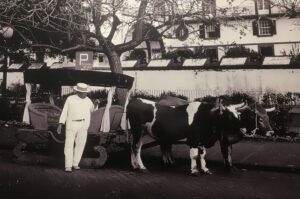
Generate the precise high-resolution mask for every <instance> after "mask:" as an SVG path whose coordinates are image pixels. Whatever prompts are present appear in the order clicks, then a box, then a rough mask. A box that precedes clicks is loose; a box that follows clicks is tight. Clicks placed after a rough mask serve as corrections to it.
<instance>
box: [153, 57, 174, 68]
mask: <svg viewBox="0 0 300 199" xmlns="http://www.w3.org/2000/svg"><path fill="white" fill-rule="evenodd" d="M170 61H171V60H170V59H154V60H151V61H150V62H149V64H148V67H167V66H168V65H169V63H170Z"/></svg>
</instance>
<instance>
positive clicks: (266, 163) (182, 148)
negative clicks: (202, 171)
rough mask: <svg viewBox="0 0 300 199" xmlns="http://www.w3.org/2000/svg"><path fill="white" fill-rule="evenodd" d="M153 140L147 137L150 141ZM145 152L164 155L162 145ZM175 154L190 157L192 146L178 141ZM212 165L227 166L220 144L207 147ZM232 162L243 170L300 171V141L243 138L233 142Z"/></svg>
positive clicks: (208, 158) (174, 148)
mask: <svg viewBox="0 0 300 199" xmlns="http://www.w3.org/2000/svg"><path fill="white" fill-rule="evenodd" d="M149 141H151V140H150V139H147V142H149ZM145 154H147V155H155V156H158V155H159V156H160V151H159V147H154V148H148V149H145ZM173 155H174V157H175V159H176V158H180V159H187V160H188V159H189V147H188V146H186V145H183V144H178V145H175V146H174V147H173ZM206 160H207V163H208V165H209V164H211V165H212V164H215V165H220V166H222V165H223V157H222V154H221V150H220V147H219V143H216V144H215V146H213V147H212V148H209V149H207V155H206ZM232 161H233V164H234V165H235V166H237V167H238V168H239V169H257V170H270V171H277V172H294V173H300V143H299V142H274V141H266V140H256V139H254V140H249V139H248V140H243V141H241V142H239V143H237V144H234V145H233V152H232Z"/></svg>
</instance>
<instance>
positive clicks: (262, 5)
mask: <svg viewBox="0 0 300 199" xmlns="http://www.w3.org/2000/svg"><path fill="white" fill-rule="evenodd" d="M257 5H258V9H259V10H267V9H269V8H270V1H269V0H258V1H257Z"/></svg>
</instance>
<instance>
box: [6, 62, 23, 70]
mask: <svg viewBox="0 0 300 199" xmlns="http://www.w3.org/2000/svg"><path fill="white" fill-rule="evenodd" d="M23 65H24V64H23V63H14V64H11V65H10V66H9V67H8V69H9V70H19V69H20V68H21V67H22V66H23Z"/></svg>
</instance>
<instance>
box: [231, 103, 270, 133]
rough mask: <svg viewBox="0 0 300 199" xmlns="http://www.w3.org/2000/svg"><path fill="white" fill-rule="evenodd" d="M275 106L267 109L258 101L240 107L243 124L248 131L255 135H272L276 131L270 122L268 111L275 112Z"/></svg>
mask: <svg viewBox="0 0 300 199" xmlns="http://www.w3.org/2000/svg"><path fill="white" fill-rule="evenodd" d="M274 110H275V107H273V108H269V109H265V108H263V107H262V105H260V104H257V103H252V104H250V105H248V104H247V103H246V104H245V105H244V106H243V107H239V108H238V109H237V111H239V112H240V113H241V114H240V119H241V125H242V126H243V127H245V128H246V129H247V131H249V132H248V133H250V134H252V135H254V134H255V133H257V132H258V133H259V134H261V135H265V136H271V135H273V134H274V131H273V129H272V127H271V125H270V122H269V116H268V113H270V112H273V111H274Z"/></svg>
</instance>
